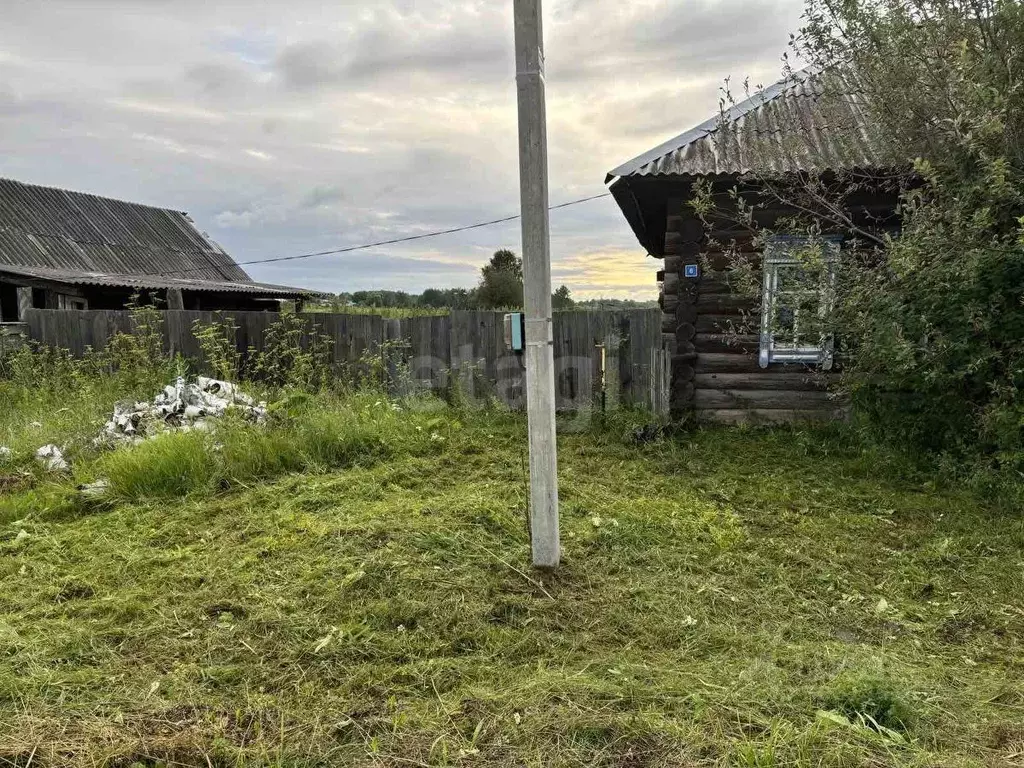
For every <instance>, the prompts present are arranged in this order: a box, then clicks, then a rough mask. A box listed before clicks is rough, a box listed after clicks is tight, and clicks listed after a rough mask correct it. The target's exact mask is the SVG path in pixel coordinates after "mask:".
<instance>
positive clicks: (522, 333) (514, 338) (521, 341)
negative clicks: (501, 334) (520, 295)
mask: <svg viewBox="0 0 1024 768" xmlns="http://www.w3.org/2000/svg"><path fill="white" fill-rule="evenodd" d="M505 346H506V347H508V348H509V349H511V350H512V351H513V352H522V351H523V350H524V349H526V315H524V314H523V313H522V312H509V313H508V314H507V315H505Z"/></svg>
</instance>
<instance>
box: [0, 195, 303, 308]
mask: <svg viewBox="0 0 1024 768" xmlns="http://www.w3.org/2000/svg"><path fill="white" fill-rule="evenodd" d="M26 270H28V271H26ZM0 271H3V272H8V273H10V274H21V275H25V276H35V277H40V278H43V277H47V278H49V279H59V280H60V281H61V282H75V283H85V284H90V285H120V286H137V287H141V288H166V287H176V288H187V289H190V290H201V291H213V290H216V291H232V292H243V293H271V292H275V291H276V292H277V293H278V294H281V295H284V294H289V295H296V296H297V295H302V294H304V293H312V292H311V291H303V290H302V289H298V288H285V287H282V286H270V285H265V284H263V285H261V284H258V283H254V282H253V281H252V278H251V277H249V275H248V274H246V272H245V270H244V269H242V268H241V267H240V266H239V265H238V264H236V263H235V261H234V259H232V258H231V256H229V255H228V254H227V253H226V252H225V251H224V249H222V248H221V247H220V246H218V245H217V244H216V243H214V242H212V241H211V240H209V239H207V238H206V237H205V236H204V235H203V234H202V233H201V232H199V230H197V229H196V228H195V226H194V225H193V224H192V221H191V219H189V217H188V215H187V214H185V213H182V212H180V211H171V210H167V209H164V208H155V207H153V206H149V205H141V204H139V203H129V202H125V201H122V200H112V199H110V198H105V197H97V196H95V195H88V194H84V193H81V192H70V191H66V190H63V189H55V188H52V187H40V186H36V185H33V184H24V183H22V182H19V181H14V180H12V179H0ZM29 271H34V272H33V274H32V275H30V274H29ZM44 273H45V275H44ZM214 286H215V287H214Z"/></svg>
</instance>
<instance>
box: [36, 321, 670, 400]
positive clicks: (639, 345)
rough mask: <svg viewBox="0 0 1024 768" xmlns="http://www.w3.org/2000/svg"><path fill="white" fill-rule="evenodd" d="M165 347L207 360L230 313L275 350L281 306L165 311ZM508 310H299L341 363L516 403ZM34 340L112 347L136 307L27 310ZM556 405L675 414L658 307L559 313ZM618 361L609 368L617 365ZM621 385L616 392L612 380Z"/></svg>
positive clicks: (248, 338) (239, 343)
mask: <svg viewBox="0 0 1024 768" xmlns="http://www.w3.org/2000/svg"><path fill="white" fill-rule="evenodd" d="M162 314H163V318H164V328H163V332H164V348H165V350H167V351H168V352H169V353H171V354H180V355H182V356H183V357H186V358H189V359H192V360H198V361H201V360H202V352H201V350H200V348H199V344H198V342H197V340H196V338H195V336H194V334H193V332H192V331H193V327H194V324H195V322H196V321H200V322H203V323H212V322H217V321H218V320H220V319H227V320H230V321H231V323H232V324H233V325H234V326H235V327H236V329H237V330H236V331H235V346H236V349H237V350H238V351H239V352H240V353H242V354H243V355H245V354H246V353H247V352H248V350H250V349H256V350H262V349H264V347H265V338H266V331H267V329H268V327H269V326H270V325H271V324H272V323H274V322H275V321H277V320H278V319H279V317H280V316H279V315H278V314H277V313H273V312H223V313H221V312H217V313H215V312H199V311H192V310H173V311H166V312H163V313H162ZM504 314H505V313H503V312H492V311H454V312H452V313H450V314H449V315H438V316H431V317H412V318H404V319H402V320H388V319H386V318H383V317H380V316H379V315H365V314H344V313H319V312H309V313H302V314H300V315H299V317H301V318H302V319H303V320H304V321H305V322H306V323H307V324H308V330H307V332H306V333H305V335H304V337H303V342H302V343H303V344H308V343H309V341H310V338H311V335H312V334H313V333H316V334H317V335H319V336H327V337H328V338H330V339H331V340H332V342H333V358H334V362H335V364H336V365H337V366H338V367H339V369H341V368H345V367H349V368H351V367H353V366H357V367H358V366H361V365H363V364H364V363H365V362H366V360H367V356H368V355H369V356H374V355H381V356H382V362H383V363H384V365H385V367H386V368H387V369H388V370H389V372H390V373H391V374H392V376H391V378H392V381H393V382H399V381H400V382H401V386H403V387H406V386H411V387H413V388H418V389H432V390H434V391H437V392H443V391H444V390H445V389H446V388H447V387H448V386H449V384H450V377H451V376H458V377H459V378H460V381H461V384H462V386H463V387H464V388H465V389H466V392H467V394H468V395H470V396H474V397H478V398H485V397H496V398H497V399H499V400H501V401H502V402H504V403H506V404H507V405H509V406H511V407H514V408H519V407H523V406H524V405H525V402H524V396H525V381H524V374H525V372H524V370H523V362H522V358H521V356H519V355H516V354H513V353H510V352H509V350H508V349H506V347H505V331H504ZM25 320H26V322H25V325H26V328H27V331H28V336H29V338H30V339H32V340H34V341H36V342H38V343H40V344H43V345H46V346H49V347H57V348H64V349H68V350H70V351H71V352H72V353H73V354H74V355H75V356H79V357H80V356H82V355H84V354H85V353H86V351H87V350H88V349H90V348H91V349H95V350H102V349H103V348H104V347H105V346H106V344H107V341H108V339H109V338H110V337H111V336H112V335H113V334H114V333H118V332H120V333H130V332H131V329H132V323H131V314H130V313H129V312H126V311H123V310H60V311H57V310H42V309H33V310H29V311H28V312H27V313H26V318H25ZM552 336H553V351H554V356H555V374H556V402H557V406H558V408H560V409H562V410H581V409H587V408H591V407H594V406H595V405H598V404H603V403H604V401H605V400H606V399H608V400H611V401H612V402H614V403H615V404H618V403H627V404H631V405H636V406H639V407H643V408H646V409H649V410H651V411H653V412H654V413H656V414H658V415H667V414H668V407H669V393H668V372H669V370H670V362H669V353H668V351H667V349H666V348H665V347H664V343H663V336H662V332H661V314H660V312H659V311H658V310H630V311H579V312H576V311H572V312H556V313H555V314H554V318H553V328H552ZM609 364H611V365H614V366H615V370H614V371H613V372H611V373H609V372H608V370H607V366H608V365H609ZM606 381H607V382H610V383H611V385H612V386H614V391H613V392H612V393H611V395H610V396H609V395H608V393H607V387H606V386H605V383H606Z"/></svg>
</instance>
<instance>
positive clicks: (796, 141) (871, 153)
mask: <svg viewBox="0 0 1024 768" xmlns="http://www.w3.org/2000/svg"><path fill="white" fill-rule="evenodd" d="M887 157H888V155H887V152H886V149H885V142H884V141H883V139H882V137H881V136H880V135H879V131H878V130H877V129H876V126H874V125H873V123H872V122H871V120H870V117H869V114H868V110H867V108H866V104H865V101H864V97H863V96H862V94H861V92H860V89H859V87H858V86H857V83H856V81H855V79H854V78H853V77H851V76H850V74H849V73H848V72H845V71H843V70H842V69H839V68H836V69H829V70H820V69H815V68H809V69H805V70H801V71H800V72H795V73H793V74H792V75H791V76H790V77H787V78H786V79H784V80H781V81H780V82H778V83H776V84H775V85H772V86H771V87H769V88H766V89H764V90H763V91H760V92H759V93H756V94H754V95H753V96H751V97H750V98H749V99H747V100H745V101H743V102H740V103H738V104H736V105H735V106H733V107H732V108H731V109H729V110H727V111H725V112H724V113H723V114H721V115H718V116H715V117H713V118H712V119H710V120H708V121H706V122H704V123H701V124H700V125H698V126H697V127H696V128H693V129H691V130H689V131H687V132H686V133H683V134H680V135H679V136H676V137H675V138H674V139H671V140H669V141H667V142H665V143H664V144H661V145H660V146H658V147H655V148H654V149H652V150H650V151H649V152H645V153H644V154H642V155H640V156H639V157H636V158H634V159H632V160H630V161H629V162H628V163H624V164H623V165H621V166H619V167H618V168H616V169H615V170H613V171H611V172H610V173H609V174H608V179H607V180H608V181H611V180H613V179H615V178H621V177H636V176H705V175H718V174H743V173H750V172H753V171H757V172H767V173H773V172H774V173H786V172H794V171H825V170H840V169H853V168H872V167H880V166H885V165H887V164H889V163H888V161H887Z"/></svg>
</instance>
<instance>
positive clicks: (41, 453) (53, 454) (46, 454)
mask: <svg viewBox="0 0 1024 768" xmlns="http://www.w3.org/2000/svg"><path fill="white" fill-rule="evenodd" d="M36 460H37V461H39V462H40V463H41V464H42V465H43V466H44V467H46V469H47V470H48V471H50V472H67V471H68V470H69V469H70V468H71V467H70V465H69V464H68V463H67V461H65V459H64V454H63V453H61V450H60V448H58V447H57V446H56V445H52V444H51V445H44V446H43V447H42V448H40V449H39V450H38V451H36Z"/></svg>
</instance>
